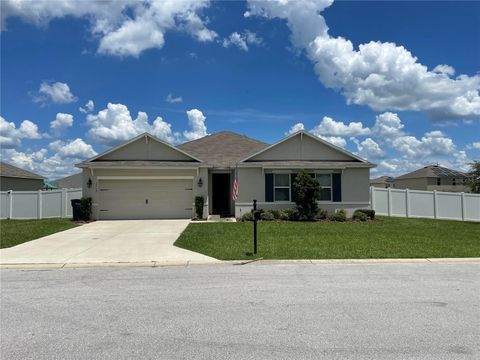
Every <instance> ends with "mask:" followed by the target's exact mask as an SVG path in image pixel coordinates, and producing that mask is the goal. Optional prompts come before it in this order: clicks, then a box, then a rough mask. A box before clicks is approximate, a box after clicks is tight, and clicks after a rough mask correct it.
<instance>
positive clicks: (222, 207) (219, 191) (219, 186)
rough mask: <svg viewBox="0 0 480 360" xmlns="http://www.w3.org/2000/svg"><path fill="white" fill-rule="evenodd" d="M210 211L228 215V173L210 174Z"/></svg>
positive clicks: (215, 213)
mask: <svg viewBox="0 0 480 360" xmlns="http://www.w3.org/2000/svg"><path fill="white" fill-rule="evenodd" d="M212 202H213V204H212V213H213V214H214V215H230V174H212Z"/></svg>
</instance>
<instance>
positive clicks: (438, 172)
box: [396, 165, 466, 179]
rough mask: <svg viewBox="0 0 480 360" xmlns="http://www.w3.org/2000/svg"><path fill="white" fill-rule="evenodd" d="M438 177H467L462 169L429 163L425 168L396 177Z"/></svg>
mask: <svg viewBox="0 0 480 360" xmlns="http://www.w3.org/2000/svg"><path fill="white" fill-rule="evenodd" d="M425 177H427V178H438V177H458V178H462V177H466V175H465V174H464V173H462V172H460V171H456V170H452V169H448V168H446V167H443V166H439V165H429V166H425V167H424V168H421V169H418V170H415V171H412V172H409V173H407V174H404V175H401V176H398V177H397V178H396V179H416V178H425Z"/></svg>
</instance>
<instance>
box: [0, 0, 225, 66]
mask: <svg viewBox="0 0 480 360" xmlns="http://www.w3.org/2000/svg"><path fill="white" fill-rule="evenodd" d="M208 6H209V1H207V0H182V1H157V0H145V1H138V0H123V1H75V0H58V1H51V0H36V1H35V2H32V1H28V0H4V1H2V28H5V19H7V18H9V17H20V18H22V19H23V20H24V21H27V22H30V23H33V24H36V25H39V26H40V25H46V24H48V23H49V22H50V21H51V20H52V19H55V18H63V17H67V16H72V17H77V18H85V19H87V20H88V21H89V22H90V29H89V30H90V32H91V34H92V35H93V36H94V37H96V38H99V41H100V43H99V47H98V52H99V53H101V54H111V55H117V56H135V57H138V56H139V55H140V53H142V52H143V51H144V50H147V49H152V48H158V49H159V48H162V47H163V45H164V43H165V33H166V32H167V31H173V30H176V31H182V32H185V33H187V34H189V35H191V36H192V37H194V38H195V39H197V40H198V41H201V42H206V41H213V40H214V39H215V38H216V37H217V33H216V32H215V31H212V30H209V29H208V28H207V27H206V23H207V22H208V21H207V20H205V19H202V18H201V17H200V13H201V11H202V10H203V9H205V8H206V7H208Z"/></svg>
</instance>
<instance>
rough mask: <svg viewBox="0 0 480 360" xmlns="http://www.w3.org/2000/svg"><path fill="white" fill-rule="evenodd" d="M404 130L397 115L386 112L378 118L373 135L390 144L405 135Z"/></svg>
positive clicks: (373, 128)
mask: <svg viewBox="0 0 480 360" xmlns="http://www.w3.org/2000/svg"><path fill="white" fill-rule="evenodd" d="M403 128H404V125H403V124H402V121H401V120H400V118H399V117H398V115H397V114H394V113H391V112H386V113H383V114H380V115H377V116H376V118H375V125H374V126H373V127H372V134H373V135H375V136H376V137H379V138H380V139H382V140H383V141H384V142H390V141H391V140H393V139H395V138H397V137H399V136H402V135H403Z"/></svg>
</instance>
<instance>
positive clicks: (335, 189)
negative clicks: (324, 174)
mask: <svg viewBox="0 0 480 360" xmlns="http://www.w3.org/2000/svg"><path fill="white" fill-rule="evenodd" d="M332 201H334V202H341V201H342V174H332Z"/></svg>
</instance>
